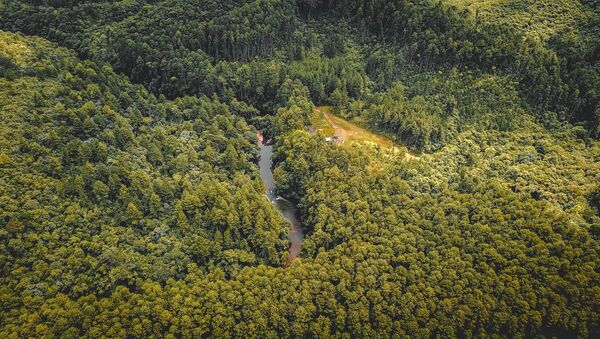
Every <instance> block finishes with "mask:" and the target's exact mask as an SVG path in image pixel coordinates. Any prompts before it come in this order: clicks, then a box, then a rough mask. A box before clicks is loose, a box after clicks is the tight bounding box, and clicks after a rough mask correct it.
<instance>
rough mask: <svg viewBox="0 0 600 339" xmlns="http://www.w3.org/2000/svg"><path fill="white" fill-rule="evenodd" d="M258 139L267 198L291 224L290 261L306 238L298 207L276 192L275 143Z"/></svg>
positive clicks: (259, 162)
mask: <svg viewBox="0 0 600 339" xmlns="http://www.w3.org/2000/svg"><path fill="white" fill-rule="evenodd" d="M258 140H259V146H260V160H259V161H258V167H259V169H260V177H261V179H262V181H263V183H264V185H265V189H266V193H267V198H268V199H269V201H270V202H271V203H273V204H274V205H275V207H276V208H277V209H278V210H279V212H281V214H282V215H283V217H284V218H285V219H286V220H287V221H289V222H290V224H291V227H290V232H289V237H290V242H291V245H290V257H289V262H291V261H292V260H294V259H296V258H298V257H299V256H300V249H301V248H302V240H303V239H304V234H303V232H302V225H301V223H300V220H299V212H298V208H296V206H295V205H294V204H293V203H292V202H290V201H288V200H286V199H284V198H282V197H280V196H277V194H276V193H275V179H274V178H273V168H272V158H273V145H267V144H265V143H263V142H262V137H261V136H260V135H259V138H258Z"/></svg>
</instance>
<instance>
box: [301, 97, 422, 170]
mask: <svg viewBox="0 0 600 339" xmlns="http://www.w3.org/2000/svg"><path fill="white" fill-rule="evenodd" d="M311 121H312V124H313V127H314V128H315V130H317V131H319V132H321V133H322V134H323V135H324V136H325V137H333V135H334V134H335V133H336V132H337V134H338V142H337V143H338V144H340V145H349V144H351V143H352V142H366V143H370V144H376V145H379V146H380V147H381V148H382V149H386V150H393V152H394V153H400V152H402V153H404V154H405V157H406V160H411V159H416V160H419V159H420V158H419V157H418V156H417V155H416V154H412V153H411V152H409V150H408V149H407V148H406V147H404V146H402V145H398V144H396V143H395V142H394V141H393V140H391V139H389V138H387V137H385V136H382V135H380V134H376V133H372V132H370V131H368V130H367V129H365V128H362V127H361V126H359V125H358V124H359V123H360V122H359V121H357V122H356V123H354V122H350V121H348V120H346V119H344V118H341V117H339V116H336V115H334V114H333V113H332V112H331V106H319V107H315V110H314V112H313V116H312V118H311Z"/></svg>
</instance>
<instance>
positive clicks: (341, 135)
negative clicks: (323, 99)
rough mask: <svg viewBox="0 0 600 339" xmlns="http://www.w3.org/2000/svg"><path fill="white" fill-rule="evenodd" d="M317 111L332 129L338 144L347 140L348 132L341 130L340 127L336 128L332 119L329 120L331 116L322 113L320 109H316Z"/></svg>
mask: <svg viewBox="0 0 600 339" xmlns="http://www.w3.org/2000/svg"><path fill="white" fill-rule="evenodd" d="M317 111H318V112H321V113H323V116H324V117H325V120H327V122H328V123H329V125H331V127H333V129H334V131H335V132H336V133H337V135H338V140H339V142H342V141H343V140H348V136H350V133H349V132H348V131H346V130H345V129H343V128H342V127H340V126H338V125H337V124H336V123H335V122H334V121H333V119H332V118H331V115H329V113H327V112H325V111H322V110H320V109H317Z"/></svg>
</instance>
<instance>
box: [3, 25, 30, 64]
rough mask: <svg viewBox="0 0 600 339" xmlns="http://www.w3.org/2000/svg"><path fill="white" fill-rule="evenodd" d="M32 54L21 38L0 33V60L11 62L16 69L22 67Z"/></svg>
mask: <svg viewBox="0 0 600 339" xmlns="http://www.w3.org/2000/svg"><path fill="white" fill-rule="evenodd" d="M32 54H33V51H32V49H31V48H30V47H29V46H28V44H27V42H26V40H25V39H23V37H21V36H19V35H15V34H10V33H7V32H3V31H0V58H4V59H7V60H11V61H12V63H13V64H15V65H16V66H18V67H21V66H24V64H25V63H27V62H28V61H29V60H30V58H31V56H32Z"/></svg>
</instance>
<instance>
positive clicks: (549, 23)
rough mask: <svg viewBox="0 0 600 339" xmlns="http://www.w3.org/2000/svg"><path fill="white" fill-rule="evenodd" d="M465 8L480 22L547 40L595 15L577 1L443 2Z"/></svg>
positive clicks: (453, 0)
mask: <svg viewBox="0 0 600 339" xmlns="http://www.w3.org/2000/svg"><path fill="white" fill-rule="evenodd" d="M443 1H444V3H446V4H450V5H454V6H457V7H459V8H466V9H468V10H469V11H471V12H472V13H473V15H476V14H477V15H479V17H480V19H481V20H484V21H486V22H493V23H506V24H508V25H510V26H513V27H515V28H517V29H519V30H521V31H523V32H525V33H527V34H528V35H530V36H532V37H533V36H536V37H540V38H542V39H547V38H549V37H550V36H552V34H554V33H555V32H557V31H560V30H561V29H564V28H572V27H575V26H576V25H577V24H581V23H584V22H585V21H586V20H588V19H589V18H590V16H591V15H594V14H593V13H592V12H591V10H589V9H588V8H586V7H585V6H583V5H582V4H581V2H579V1H578V0H443Z"/></svg>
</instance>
